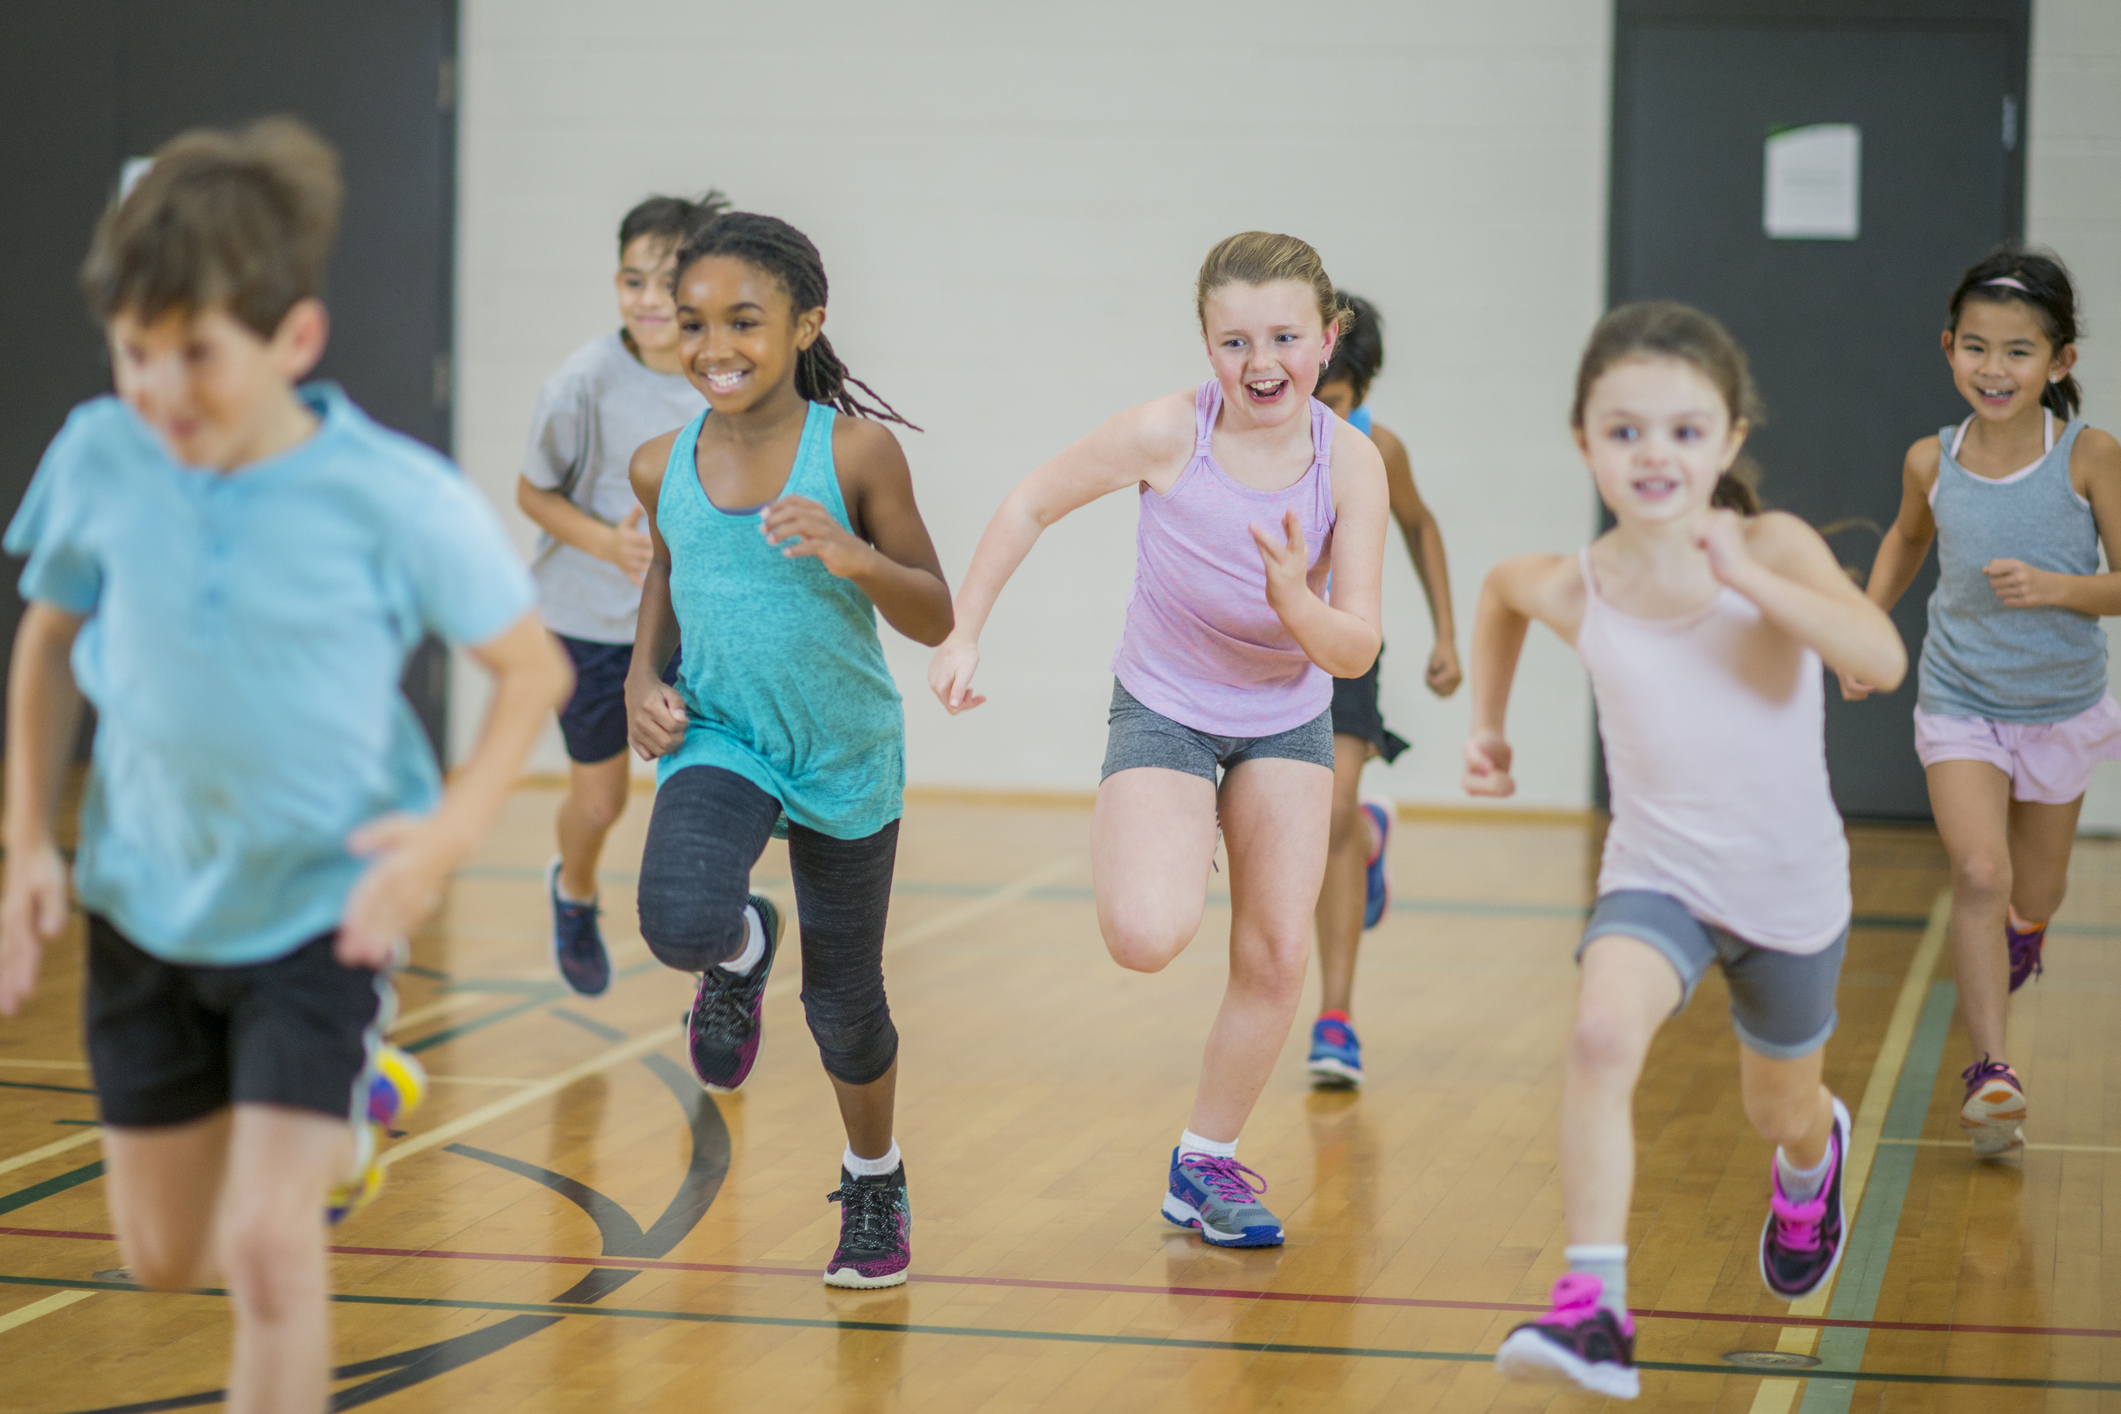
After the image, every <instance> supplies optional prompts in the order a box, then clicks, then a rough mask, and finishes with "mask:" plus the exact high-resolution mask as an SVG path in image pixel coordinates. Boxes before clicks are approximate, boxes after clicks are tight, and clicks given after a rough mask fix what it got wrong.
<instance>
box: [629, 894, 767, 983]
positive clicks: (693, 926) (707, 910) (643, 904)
mask: <svg viewBox="0 0 2121 1414" xmlns="http://www.w3.org/2000/svg"><path fill="white" fill-rule="evenodd" d="M636 901H637V902H638V904H639V906H640V914H641V940H642V941H643V942H645V943H647V944H648V950H649V951H650V952H652V953H654V954H655V959H656V961H657V962H660V963H662V964H663V966H665V967H674V968H676V969H677V970H678V971H680V972H705V971H706V970H707V969H708V968H710V967H713V966H714V965H715V964H716V963H722V962H727V961H729V959H730V958H733V957H735V956H736V955H737V954H738V953H740V952H742V951H743V950H744V930H745V923H744V896H743V895H735V896H732V897H731V898H728V899H724V900H721V901H714V900H710V899H702V898H700V897H699V896H698V895H696V894H688V893H687V892H686V891H684V890H681V889H668V888H655V887H650V886H649V881H648V880H647V879H646V878H644V879H643V880H642V887H641V889H640V891H639V893H638V894H637V895H636Z"/></svg>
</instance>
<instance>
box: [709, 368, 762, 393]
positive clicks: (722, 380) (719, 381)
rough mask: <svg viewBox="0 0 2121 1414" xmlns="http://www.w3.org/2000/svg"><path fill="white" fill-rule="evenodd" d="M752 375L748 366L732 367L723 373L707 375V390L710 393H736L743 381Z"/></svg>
mask: <svg viewBox="0 0 2121 1414" xmlns="http://www.w3.org/2000/svg"><path fill="white" fill-rule="evenodd" d="M750 376H751V370H750V369H748V368H737V369H731V370H729V371H727V372H723V373H710V374H708V375H707V391H708V392H710V393H724V394H726V393H734V392H735V391H736V390H737V388H738V387H739V386H741V385H742V383H743V381H744V380H745V379H746V378H748V377H750Z"/></svg>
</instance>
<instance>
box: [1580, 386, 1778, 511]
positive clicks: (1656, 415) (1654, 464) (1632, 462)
mask: <svg viewBox="0 0 2121 1414" xmlns="http://www.w3.org/2000/svg"><path fill="white" fill-rule="evenodd" d="M1745 433H1746V428H1745V424H1744V423H1742V422H1741V423H1737V424H1735V425H1734V424H1733V423H1732V421H1731V412H1730V409H1729V408H1728V407H1726V406H1725V404H1724V401H1723V394H1722V393H1721V392H1720V391H1719V390H1718V389H1717V387H1716V385H1715V383H1713V382H1711V381H1710V379H1709V378H1708V376H1707V375H1706V374H1704V373H1703V372H1702V371H1701V370H1700V369H1698V368H1696V367H1695V366H1694V365H1693V364H1692V363H1689V362H1688V361H1687V360H1685V359H1683V358H1668V357H1655V356H1640V357H1635V358H1625V359H1622V360H1620V361H1619V362H1618V363H1615V364H1614V365H1613V366H1612V367H1610V368H1608V369H1607V370H1606V371H1605V372H1604V373H1602V374H1600V375H1599V376H1598V381H1597V382H1596V383H1594V384H1592V385H1591V391H1590V396H1589V397H1587V398H1586V399H1585V400H1584V409H1583V426H1582V427H1580V428H1578V429H1577V432H1576V445H1577V446H1578V447H1579V448H1581V449H1582V451H1583V459H1584V461H1585V463H1586V464H1587V465H1589V467H1590V468H1591V479H1592V480H1593V481H1594V482H1595V483H1596V484H1597V487H1598V495H1599V498H1600V499H1601V500H1603V501H1604V502H1605V504H1606V507H1607V509H1609V510H1610V511H1612V513H1613V516H1614V518H1615V519H1616V520H1618V521H1620V522H1621V523H1622V524H1623V525H1629V524H1636V525H1664V524H1671V523H1675V522H1680V521H1684V520H1687V519H1689V518H1691V517H1692V516H1694V515H1697V514H1699V513H1700V512H1701V511H1702V510H1704V509H1706V508H1707V506H1708V504H1709V497H1710V496H1711V495H1713V494H1714V493H1715V490H1716V481H1717V478H1718V477H1720V476H1722V475H1723V473H1724V470H1725V469H1726V468H1728V467H1729V466H1730V464H1731V463H1732V462H1733V461H1735V460H1736V459H1737V457H1738V449H1739V447H1741V446H1742V445H1744V442H1745Z"/></svg>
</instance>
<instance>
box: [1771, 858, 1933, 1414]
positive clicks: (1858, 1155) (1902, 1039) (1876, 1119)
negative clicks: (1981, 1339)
mask: <svg viewBox="0 0 2121 1414" xmlns="http://www.w3.org/2000/svg"><path fill="white" fill-rule="evenodd" d="M1951 917H1952V894H1951V890H1949V889H1944V890H1940V891H1939V892H1938V894H1937V898H1936V901H1935V902H1934V903H1932V904H1931V905H1930V919H1929V925H1928V926H1927V927H1925V928H1924V929H1923V930H1922V941H1921V942H1919V943H1917V944H1916V945H1915V956H1914V957H1913V959H1911V960H1910V961H1909V963H1908V965H1907V974H1906V975H1905V976H1904V977H1902V978H1901V979H1900V995H1899V997H1898V998H1896V999H1895V1000H1894V1002H1893V1016H1892V1019H1891V1020H1890V1021H1888V1022H1887V1023H1886V1026H1885V1040H1884V1041H1883V1042H1881V1043H1880V1044H1879V1046H1878V1058H1877V1060H1875V1061H1873V1062H1872V1063H1871V1078H1870V1080H1869V1082H1868V1083H1867V1084H1865V1085H1864V1087H1863V1100H1862V1102H1861V1103H1860V1104H1858V1105H1857V1106H1856V1115H1855V1119H1854V1120H1853V1121H1852V1125H1851V1130H1850V1133H1849V1151H1848V1156H1847V1159H1846V1161H1845V1164H1844V1167H1843V1168H1842V1170H1841V1211H1842V1212H1843V1213H1845V1214H1847V1215H1848V1218H1849V1220H1853V1218H1854V1215H1855V1214H1856V1213H1858V1212H1860V1211H1862V1208H1863V1187H1864V1185H1865V1184H1866V1183H1868V1182H1870V1177H1871V1164H1872V1162H1873V1161H1874V1160H1875V1159H1876V1158H1877V1157H1878V1145H1879V1144H1880V1143H1881V1142H1883V1141H1882V1136H1883V1135H1884V1133H1885V1115H1886V1111H1887V1110H1889V1109H1891V1108H1892V1104H1893V1090H1894V1088H1895V1087H1896V1086H1898V1085H1899V1084H1900V1071H1901V1067H1903V1066H1904V1065H1906V1063H1907V1051H1908V1047H1909V1046H1910V1045H1912V1044H1914V1040H1915V1023H1916V1022H1918V1021H1920V1020H1921V1019H1922V1005H1923V1002H1924V1001H1925V1000H1926V999H1927V998H1928V996H1929V986H1930V976H1931V974H1933V973H1934V972H1936V970H1937V958H1938V955H1939V954H1941V953H1942V952H1943V951H1944V934H1945V929H1946V926H1947V925H1948V924H1949V923H1950V922H1951ZM1833 1295H1834V1284H1833V1282H1831V1281H1830V1282H1828V1283H1827V1284H1826V1285H1825V1286H1822V1287H1820V1288H1819V1290H1817V1291H1815V1292H1813V1293H1812V1294H1811V1295H1810V1296H1807V1297H1805V1298H1804V1299H1803V1300H1802V1301H1792V1302H1791V1303H1790V1314H1791V1315H1792V1316H1814V1317H1817V1316H1824V1315H1825V1314H1826V1308H1827V1303H1828V1302H1829V1301H1830V1300H1831V1299H1832V1298H1833ZM1818 1343H1819V1327H1817V1326H1785V1327H1783V1329H1782V1335H1781V1337H1780V1338H1779V1339H1778V1340H1777V1341H1776V1342H1775V1348H1776V1349H1777V1350H1779V1351H1782V1352H1783V1353H1785V1354H1789V1355H1809V1354H1811V1353H1812V1349H1813V1347H1814V1346H1816V1345H1817V1344H1818ZM1802 1384H1803V1381H1801V1380H1762V1381H1761V1382H1760V1389H1759V1391H1758V1392H1757V1393H1755V1394H1754V1396H1753V1407H1752V1414H1789V1410H1790V1406H1791V1405H1792V1404H1793V1403H1795V1401H1796V1398H1797V1391H1798V1389H1799V1388H1800V1387H1801V1386H1802Z"/></svg>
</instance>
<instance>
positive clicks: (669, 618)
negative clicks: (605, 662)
mask: <svg viewBox="0 0 2121 1414" xmlns="http://www.w3.org/2000/svg"><path fill="white" fill-rule="evenodd" d="M677 435H678V434H677V433H676V432H669V433H665V434H664V435H663V436H661V437H657V438H656V439H654V440H653V441H650V442H644V443H642V444H641V447H640V450H638V451H636V452H635V453H634V454H633V463H632V465H631V466H629V467H628V468H627V475H628V476H629V477H630V478H631V479H632V481H633V494H634V498H635V499H636V500H638V501H639V502H640V503H641V504H642V505H643V506H645V507H647V508H648V536H649V546H650V553H649V559H648V571H647V573H646V574H645V575H643V576H642V580H641V612H640V616H639V618H638V619H637V620H636V621H635V624H634V630H633V660H632V662H630V663H629V664H628V665H627V668H626V738H627V740H628V741H629V742H631V743H632V745H633V750H634V754H635V755H637V756H639V757H640V758H641V759H642V760H643V761H653V760H655V758H656V757H658V756H665V755H668V754H669V753H670V752H672V751H675V750H677V748H678V744H679V743H680V742H682V741H684V739H685V729H686V726H687V720H686V712H685V701H684V699H683V698H682V697H680V696H678V694H677V692H676V690H675V689H673V688H672V687H671V686H670V685H669V684H668V683H665V682H664V681H663V669H664V668H665V667H667V666H668V665H669V663H670V655H671V654H672V653H675V652H676V651H677V650H678V616H677V610H676V608H675V607H674V606H673V605H672V604H671V602H670V546H669V544H668V543H667V542H665V541H664V539H663V532H662V529H661V527H659V526H658V525H657V524H656V508H657V507H658V506H659V505H661V504H662V495H663V470H664V468H665V467H667V466H669V465H670V449H671V446H672V445H673V444H674V443H675V442H676V441H677Z"/></svg>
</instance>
